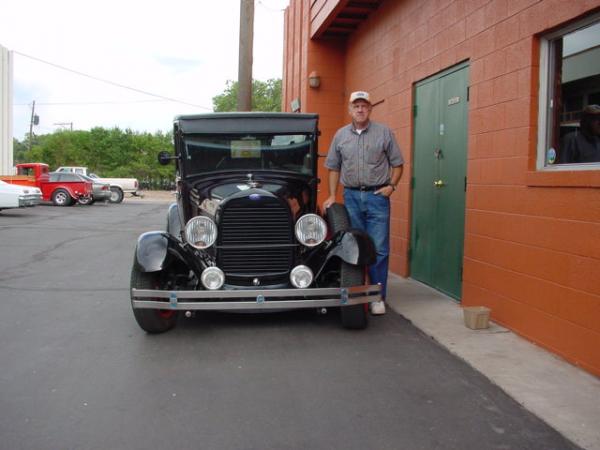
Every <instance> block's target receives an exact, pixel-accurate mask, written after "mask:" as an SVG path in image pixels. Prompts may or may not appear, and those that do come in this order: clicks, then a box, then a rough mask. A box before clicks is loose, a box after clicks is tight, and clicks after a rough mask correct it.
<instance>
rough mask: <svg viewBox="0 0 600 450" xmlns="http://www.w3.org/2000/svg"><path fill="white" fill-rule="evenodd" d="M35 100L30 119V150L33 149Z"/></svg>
mask: <svg viewBox="0 0 600 450" xmlns="http://www.w3.org/2000/svg"><path fill="white" fill-rule="evenodd" d="M35 117H36V115H35V100H34V101H33V105H32V106H31V120H30V121H29V150H31V145H32V143H33V122H34V120H35Z"/></svg>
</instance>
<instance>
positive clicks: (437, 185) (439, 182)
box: [433, 180, 445, 188]
mask: <svg viewBox="0 0 600 450" xmlns="http://www.w3.org/2000/svg"><path fill="white" fill-rule="evenodd" d="M433 185H434V186H435V187H438V188H439V187H442V186H445V183H444V182H443V181H442V180H437V181H434V182H433Z"/></svg>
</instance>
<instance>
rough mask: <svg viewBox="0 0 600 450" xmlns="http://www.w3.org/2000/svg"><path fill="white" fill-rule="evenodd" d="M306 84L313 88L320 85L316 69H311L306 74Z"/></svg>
mask: <svg viewBox="0 0 600 450" xmlns="http://www.w3.org/2000/svg"><path fill="white" fill-rule="evenodd" d="M308 85H309V86H310V87H311V88H313V89H317V88H318V87H319V86H321V76H320V75H319V74H318V73H317V71H316V70H313V71H312V72H311V73H310V75H308Z"/></svg>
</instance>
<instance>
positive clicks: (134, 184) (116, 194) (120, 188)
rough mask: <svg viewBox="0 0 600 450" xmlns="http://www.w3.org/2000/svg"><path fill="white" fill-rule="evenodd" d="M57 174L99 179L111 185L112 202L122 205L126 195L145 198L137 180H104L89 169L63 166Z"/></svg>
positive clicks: (57, 170)
mask: <svg viewBox="0 0 600 450" xmlns="http://www.w3.org/2000/svg"><path fill="white" fill-rule="evenodd" d="M55 172H73V173H78V174H81V175H87V176H88V177H90V178H94V179H97V180H99V181H101V182H104V183H108V184H110V192H111V195H110V200H109V201H110V202H111V203H121V202H122V201H123V197H124V196H125V194H131V195H133V196H138V197H143V195H142V193H141V192H140V190H139V188H140V183H138V180H137V179H136V178H102V177H99V176H98V175H96V174H95V173H90V172H89V171H88V168H87V167H72V166H63V167H59V168H58V169H56V170H55Z"/></svg>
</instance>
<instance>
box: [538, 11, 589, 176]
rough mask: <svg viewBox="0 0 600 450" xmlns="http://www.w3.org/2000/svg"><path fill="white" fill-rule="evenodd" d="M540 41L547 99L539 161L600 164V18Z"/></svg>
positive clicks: (558, 163)
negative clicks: (544, 63) (545, 62)
mask: <svg viewBox="0 0 600 450" xmlns="http://www.w3.org/2000/svg"><path fill="white" fill-rule="evenodd" d="M542 44H543V45H542V59H543V61H544V60H546V61H547V64H546V67H547V69H548V70H547V72H546V75H545V79H544V77H542V80H541V81H542V83H543V86H542V90H541V91H540V94H541V95H542V96H544V97H545V98H543V99H541V100H547V104H546V105H545V110H544V112H543V116H545V117H544V120H542V121H541V123H540V126H541V128H542V131H545V136H543V135H540V140H541V143H542V145H541V146H540V148H539V150H540V158H539V159H538V161H540V160H542V159H543V164H540V165H543V166H544V167H549V166H556V165H566V164H568V165H573V164H578V165H584V166H585V167H586V168H590V166H595V167H593V168H596V167H598V168H600V21H598V19H597V18H595V21H594V20H589V19H588V20H587V21H585V22H581V23H579V24H575V25H571V26H569V28H568V29H565V30H562V31H559V32H556V33H553V34H552V35H551V36H549V37H547V38H545V39H544V40H543V42H542ZM543 69H544V65H543V64H542V70H543ZM544 91H545V92H544ZM541 104H542V103H541Z"/></svg>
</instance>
